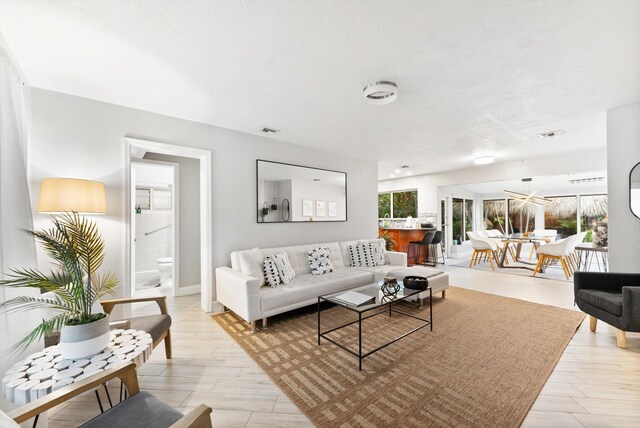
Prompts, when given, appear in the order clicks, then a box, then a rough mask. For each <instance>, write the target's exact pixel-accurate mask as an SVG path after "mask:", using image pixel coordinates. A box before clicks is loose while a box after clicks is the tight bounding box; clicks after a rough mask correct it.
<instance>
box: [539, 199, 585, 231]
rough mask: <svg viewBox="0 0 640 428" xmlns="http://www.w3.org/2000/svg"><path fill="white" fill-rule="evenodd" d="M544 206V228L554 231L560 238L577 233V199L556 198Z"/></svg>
mask: <svg viewBox="0 0 640 428" xmlns="http://www.w3.org/2000/svg"><path fill="white" fill-rule="evenodd" d="M549 199H551V200H552V201H553V202H550V203H547V204H545V208H544V228H545V229H555V230H557V231H558V235H560V236H561V237H562V238H566V237H567V236H571V235H575V234H576V233H578V197H577V196H558V197H551V198H549Z"/></svg>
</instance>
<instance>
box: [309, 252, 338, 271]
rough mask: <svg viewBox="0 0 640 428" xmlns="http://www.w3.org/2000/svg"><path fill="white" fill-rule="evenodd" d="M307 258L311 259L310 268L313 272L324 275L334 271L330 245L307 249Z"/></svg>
mask: <svg viewBox="0 0 640 428" xmlns="http://www.w3.org/2000/svg"><path fill="white" fill-rule="evenodd" d="M307 258H308V259H309V269H311V273H312V274H314V275H322V274H325V273H329V272H333V265H332V264H331V260H330V259H329V248H328V247H316V248H309V249H308V250H307Z"/></svg>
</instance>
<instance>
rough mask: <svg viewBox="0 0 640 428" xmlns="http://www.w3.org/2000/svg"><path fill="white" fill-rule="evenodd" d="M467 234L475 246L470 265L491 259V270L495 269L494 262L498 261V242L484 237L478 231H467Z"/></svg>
mask: <svg viewBox="0 0 640 428" xmlns="http://www.w3.org/2000/svg"><path fill="white" fill-rule="evenodd" d="M467 236H468V237H469V240H470V241H471V246H472V247H473V254H472V255H471V260H469V267H471V266H473V265H477V264H478V263H481V262H483V261H487V260H488V261H489V263H490V264H491V270H492V271H495V268H494V266H493V262H494V261H495V262H496V264H497V263H498V258H497V250H498V244H497V243H496V242H493V240H491V239H490V238H482V237H480V236H479V235H478V233H476V232H467Z"/></svg>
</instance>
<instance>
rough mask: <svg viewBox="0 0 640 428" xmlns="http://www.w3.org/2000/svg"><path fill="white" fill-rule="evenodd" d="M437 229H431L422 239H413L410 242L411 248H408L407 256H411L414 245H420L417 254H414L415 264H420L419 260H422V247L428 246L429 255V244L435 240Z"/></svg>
mask: <svg viewBox="0 0 640 428" xmlns="http://www.w3.org/2000/svg"><path fill="white" fill-rule="evenodd" d="M435 234H436V231H435V230H430V231H429V232H427V233H425V234H424V237H423V238H422V241H411V242H409V249H408V250H407V257H410V256H411V249H412V248H414V247H413V246H414V245H415V246H417V247H418V253H417V254H415V255H414V256H413V261H414V264H416V265H417V264H418V260H420V254H421V253H422V247H427V256H428V255H429V245H431V241H433V237H434V236H435ZM423 264H426V259H425V263H423Z"/></svg>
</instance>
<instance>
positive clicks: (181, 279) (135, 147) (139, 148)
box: [123, 137, 213, 312]
mask: <svg viewBox="0 0 640 428" xmlns="http://www.w3.org/2000/svg"><path fill="white" fill-rule="evenodd" d="M125 145H126V162H127V165H126V171H127V189H129V191H128V197H127V198H125V201H126V208H127V212H128V213H129V215H127V216H125V217H126V219H127V232H126V233H127V236H126V242H127V243H128V245H127V272H128V278H129V279H130V281H128V284H127V283H125V284H123V289H124V290H123V291H124V293H125V295H128V296H131V295H132V294H133V293H134V292H135V291H136V286H135V284H136V273H137V272H136V269H137V263H136V246H137V245H138V243H139V241H135V243H134V239H138V238H139V236H140V232H138V233H136V220H138V219H141V218H142V217H137V216H141V215H144V214H142V213H139V214H136V211H138V204H139V203H144V204H145V207H147V205H146V203H147V197H149V198H150V202H149V206H152V204H157V203H160V204H161V206H165V207H166V206H167V197H168V196H169V195H168V194H167V193H164V194H163V193H160V195H159V196H160V198H159V199H158V200H157V201H154V199H153V196H152V195H151V193H153V192H151V191H150V192H148V193H147V192H143V191H140V192H138V190H143V189H136V181H138V180H137V179H136V172H135V170H134V168H133V165H135V164H137V163H142V164H147V165H148V164H156V165H161V164H164V165H167V164H174V165H173V166H174V169H173V171H174V190H175V191H173V192H171V197H172V202H171V204H172V206H173V207H174V209H173V210H172V213H173V215H174V221H172V225H171V227H167V228H165V229H161V230H160V231H157V232H154V231H155V230H157V229H159V228H161V227H162V226H159V227H158V228H150V230H145V231H142V232H141V233H142V237H144V236H145V235H144V233H149V232H153V233H151V234H150V235H146V237H147V238H148V237H149V236H153V235H154V234H155V235H158V234H160V233H161V232H162V231H165V230H167V229H172V230H173V233H171V236H172V237H173V239H172V246H173V257H172V258H173V259H172V260H166V259H167V258H165V257H155V255H150V256H148V257H147V258H148V259H153V260H154V261H156V264H157V265H158V262H157V259H165V260H164V261H161V262H160V263H164V264H165V266H163V267H164V272H165V274H167V273H168V271H169V270H170V271H171V278H168V275H165V278H164V279H165V283H166V284H167V285H168V284H171V288H170V290H171V291H170V294H172V295H176V296H182V295H187V294H197V293H200V306H201V308H202V309H203V310H204V311H206V312H212V311H213V299H212V296H213V256H212V253H213V248H212V239H211V237H212V206H211V203H212V195H211V191H212V186H211V184H212V183H211V152H210V151H208V150H202V149H196V148H192V147H185V146H179V145H175V144H168V143H161V142H156V141H149V140H142V139H137V138H130V137H126V138H125ZM183 161H185V162H187V161H191V164H195V165H196V166H195V173H193V174H191V175H190V177H192V180H191V182H190V183H188V182H187V183H185V182H184V174H183V173H184V172H185V170H186V169H189V168H185V167H184V166H183ZM175 164H179V165H178V166H176V165H175ZM138 187H142V186H138ZM178 189H181V191H180V192H179V194H178V191H177V190H178ZM186 189H191V191H190V192H187V193H190V194H191V195H192V199H191V201H195V202H189V201H187V199H185V198H187V196H188V195H187V194H185V190H186ZM159 190H160V191H162V190H166V189H159ZM136 193H138V197H139V198H140V199H139V200H138V199H137V198H136ZM187 202H189V203H187ZM162 204H164V205H162ZM155 206H157V205H155ZM185 209H186V210H188V211H189V212H191V213H195V214H197V217H196V219H195V220H190V219H189V218H185V217H184V215H181V213H182V214H184V212H185ZM140 211H142V207H141V206H140ZM149 211H151V210H149ZM138 223H139V221H138ZM185 225H188V226H189V227H191V226H193V227H195V232H191V233H192V234H191V235H190V236H191V237H192V238H191V239H187V240H186V241H185V239H184V238H185V236H186V235H187V234H186V233H181V232H183V231H184V227H185ZM164 226H167V225H164ZM196 235H197V240H196V239H194V238H193V236H196ZM181 239H182V241H181ZM194 242H195V246H194V245H188V244H193V243H194ZM187 247H189V248H192V249H193V248H195V250H194V251H192V253H190V254H187V255H185V254H183V255H182V257H181V256H180V254H181V253H184V252H185V249H186V248H187ZM138 258H140V255H139V254H138ZM189 261H190V262H192V263H193V262H196V264H194V265H193V266H192V267H190V268H189V267H187V266H186V265H185V262H189ZM166 264H171V266H170V267H167V266H166ZM157 267H159V266H157ZM156 270H157V271H158V272H160V269H156ZM185 273H186V274H188V275H190V276H191V277H195V278H197V280H196V282H197V284H193V283H188V282H187V281H186V280H185ZM151 284H153V283H151ZM149 288H158V289H163V285H162V277H161V278H160V286H159V287H149ZM165 289H169V288H168V287H166V288H165ZM156 293H157V292H156Z"/></svg>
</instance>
